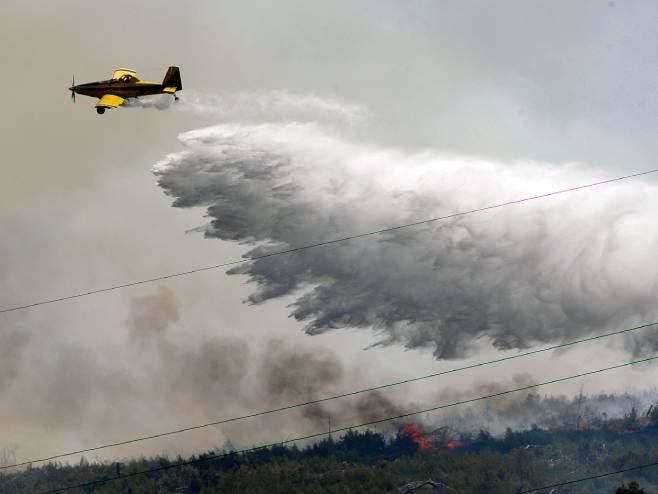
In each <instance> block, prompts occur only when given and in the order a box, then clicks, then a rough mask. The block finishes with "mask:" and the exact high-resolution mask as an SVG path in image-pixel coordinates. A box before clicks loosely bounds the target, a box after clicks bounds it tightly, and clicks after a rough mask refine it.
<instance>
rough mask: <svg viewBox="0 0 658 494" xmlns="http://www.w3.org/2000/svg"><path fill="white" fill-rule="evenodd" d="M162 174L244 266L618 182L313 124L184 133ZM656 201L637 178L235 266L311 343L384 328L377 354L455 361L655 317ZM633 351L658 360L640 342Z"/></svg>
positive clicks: (568, 168) (168, 188) (582, 169)
mask: <svg viewBox="0 0 658 494" xmlns="http://www.w3.org/2000/svg"><path fill="white" fill-rule="evenodd" d="M179 139H180V142H181V143H182V144H183V145H184V147H185V149H184V150H182V151H180V152H176V153H173V154H170V155H168V156H167V157H166V158H164V159H163V160H162V161H160V162H159V163H157V164H156V165H155V167H154V173H155V175H156V176H157V178H158V183H159V185H160V186H161V187H162V189H163V190H164V191H165V192H166V193H167V194H168V195H170V196H172V197H173V198H174V201H173V205H174V206H175V207H182V208H188V207H204V208H206V211H207V216H208V217H209V219H210V221H209V223H208V225H207V226H206V228H205V229H204V230H205V235H206V236H207V237H210V238H220V239H223V240H231V241H238V242H242V243H246V244H250V245H251V247H252V248H251V249H250V250H249V251H248V252H247V253H246V254H245V257H251V256H260V255H263V254H269V253H272V252H276V251H278V250H282V249H287V248H291V247H298V246H304V245H309V244H314V243H319V242H324V241H328V240H332V239H335V238H339V237H343V236H348V235H353V234H357V233H362V232H366V231H370V230H376V229H380V228H385V227H389V226H394V225H400V224H404V223H408V222H415V221H419V220H423V219H426V218H432V217H437V216H443V215H448V214H452V213H455V212H458V211H465V210H469V209H474V208H479V207H483V206H487V205H491V204H496V203H500V202H505V201H509V200H514V199H519V198H523V197H527V196H531V195H535V194H541V193H546V192H550V191H554V190H558V189H564V188H568V187H572V186H576V185H581V184H585V183H590V182H593V181H597V180H600V179H603V178H608V177H609V173H603V172H602V171H601V170H599V169H596V168H593V167H590V166H586V165H583V164H577V163H571V164H560V165H555V164H548V163H538V162H512V163H506V162H499V161H496V160H491V159H486V158H478V157H468V156H460V155H455V154H445V153H441V152H437V151H423V152H418V153H409V152H404V151H401V150H396V149H388V148H385V147H381V146H376V145H369V144H361V143H357V142H354V141H352V140H350V139H347V138H345V137H342V136H341V135H340V134H339V133H338V132H337V131H329V130H327V129H326V128H324V127H322V126H319V125H317V124H315V123H268V124H260V125H246V124H245V125H238V124H233V125H219V126H214V127H209V128H204V129H199V130H195V131H191V132H187V133H184V134H182V135H181V136H180V137H179ZM656 192H658V190H657V189H656V186H655V185H653V184H652V183H650V182H647V181H643V180H640V179H635V180H632V181H625V182H618V183H614V184H610V185H607V186H604V187H598V188H596V189H590V190H587V191H580V192H575V193H572V194H565V195H562V196H559V197H552V198H549V199H543V200H538V201H533V202H531V203H526V204H522V205H516V206H513V207H505V208H500V209H497V210H494V211H488V212H486V213H480V214H473V215H468V216H463V217H456V218H452V219H449V220H446V221H441V222H436V223H428V224H424V225H421V226H417V227H413V228H409V229H405V230H398V231H395V232H389V233H386V234H383V235H378V236H375V237H369V238H365V239H359V240H353V241H348V242H342V243H340V244H333V245H331V246H326V247H320V248H314V249H310V250H304V251H301V252H296V253H294V254H288V255H282V256H276V257H270V258H266V259H260V260H257V261H254V262H248V263H245V264H242V265H240V266H237V267H235V268H233V269H231V270H230V271H229V273H230V274H241V275H246V276H247V277H248V278H249V280H250V281H251V282H253V283H255V285H256V289H255V291H254V292H253V293H252V294H251V295H250V297H249V299H248V302H249V303H252V304H259V303H262V302H265V301H267V300H270V299H274V298H278V297H283V296H289V295H294V296H296V299H295V301H294V302H293V303H292V305H291V306H292V316H293V317H294V318H295V319H297V320H299V321H304V322H305V323H306V332H307V333H308V334H312V335H313V334H320V333H323V332H325V331H329V330H331V329H334V328H345V327H351V328H368V329H371V328H374V329H375V330H377V331H378V332H379V333H380V334H381V339H380V340H379V341H378V344H382V345H390V344H401V345H405V346H406V347H407V348H418V347H425V348H431V349H432V351H433V352H434V355H435V356H436V358H439V359H444V358H458V357H463V356H466V355H468V354H470V353H472V352H473V351H474V348H475V346H476V344H477V343H478V342H480V341H481V340H482V341H484V342H487V343H490V344H492V345H493V346H494V347H496V348H499V349H512V348H525V347H528V346H530V345H533V344H536V343H548V342H555V341H561V340H564V339H570V338H574V337H577V336H580V335H585V334H589V333H592V332H594V331H597V332H598V331H603V330H605V329H610V328H617V327H622V326H624V325H626V324H631V323H633V322H637V321H650V320H655V318H656V312H657V309H656V305H655V293H656V292H657V288H658V265H657V264H656V263H655V262H654V260H655V252H656V247H657V246H658V245H657V244H658V226H657V225H656V223H655V221H654V218H653V215H654V213H653V212H654V211H655V210H656V207H657V206H658V194H657V193H656ZM637 338H638V339H637V340H636V341H635V343H632V344H631V346H632V348H631V349H632V350H633V351H635V352H640V353H641V352H642V351H647V350H648V349H655V348H656V347H658V345H656V342H655V338H653V339H647V338H646V337H645V338H642V339H639V338H640V337H637Z"/></svg>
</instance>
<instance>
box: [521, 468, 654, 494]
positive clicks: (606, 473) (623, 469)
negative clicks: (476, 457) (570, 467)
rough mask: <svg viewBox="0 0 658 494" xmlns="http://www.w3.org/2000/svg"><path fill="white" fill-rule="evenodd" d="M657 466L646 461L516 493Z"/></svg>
mask: <svg viewBox="0 0 658 494" xmlns="http://www.w3.org/2000/svg"><path fill="white" fill-rule="evenodd" d="M655 466H658V461H654V462H652V463H644V464H642V465H635V466H633V467H628V468H622V469H621V470H612V471H610V472H604V473H598V474H596V475H590V476H588V477H580V478H577V479H572V480H565V481H563V482H558V483H557V484H551V485H544V486H542V487H533V488H532V489H528V490H525V491H520V492H516V493H514V494H530V493H532V492H537V491H542V490H544V489H554V488H556V487H562V486H565V485H571V484H577V483H579V482H585V481H587V480H596V479H601V478H603V477H611V476H612V475H617V474H620V473H626V472H634V471H635V470H642V469H643V468H649V467H655Z"/></svg>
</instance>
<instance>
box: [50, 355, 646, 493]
mask: <svg viewBox="0 0 658 494" xmlns="http://www.w3.org/2000/svg"><path fill="white" fill-rule="evenodd" d="M657 359H658V355H654V356H653V357H647V358H644V359H640V360H634V361H631V362H625V363H623V364H617V365H612V366H609V367H604V368H601V369H596V370H593V371H588V372H583V373H580V374H575V375H571V376H566V377H560V378H557V379H552V380H550V381H544V382H542V383H537V384H530V385H527V386H520V387H518V388H513V389H507V390H505V391H499V392H497V393H492V394H488V395H484V396H478V397H475V398H469V399H466V400H460V401H455V402H452V403H448V404H445V405H437V406H434V407H431V408H425V409H423V410H417V411H414V412H408V413H402V414H399V415H395V416H392V417H386V418H383V419H378V420H372V421H369V422H364V423H361V424H355V425H350V426H346V427H339V428H336V429H333V430H332V432H333V433H338V432H345V431H348V430H350V429H359V428H361V427H367V426H370V425H376V424H381V423H384V422H390V421H392V420H399V419H403V418H407V417H412V416H414V415H420V414H423V413H428V412H434V411H438V410H443V409H446V408H451V407H455V406H459V405H465V404H467V403H474V402H477V401H482V400H487V399H490V398H496V397H499V396H505V395H509V394H512V393H518V392H520V391H527V390H529V389H534V388H538V387H540V386H547V385H549V384H556V383H560V382H564V381H570V380H573V379H578V378H581V377H585V376H591V375H593V374H600V373H602V372H607V371H611V370H615V369H621V368H623V367H628V366H631V365H637V364H642V363H647V362H651V361H655V360H657ZM326 435H327V431H323V432H316V433H313V434H309V435H306V436H301V437H296V438H291V439H285V440H283V441H278V442H275V443H269V444H263V445H261V446H254V447H251V448H246V449H242V450H238V451H231V452H229V453H217V454H212V455H206V456H204V457H203V458H195V459H193V460H188V461H183V462H178V463H172V464H170V465H165V466H162V467H158V468H151V469H147V470H139V471H137V472H131V473H127V474H124V475H121V476H115V477H109V478H104V479H99V480H94V481H91V482H85V483H82V484H75V485H68V486H65V487H61V488H58V489H53V490H49V491H42V492H41V493H40V494H55V493H58V492H65V491H68V490H71V489H81V488H85V487H92V486H95V485H100V484H105V483H107V482H114V481H115V480H121V479H125V478H129V477H136V476H138V475H146V474H149V473H156V472H161V471H164V470H169V469H171V468H178V467H182V466H185V465H192V464H195V463H200V462H204V461H208V460H214V459H218V458H223V457H226V456H231V455H237V454H245V453H250V452H254V451H258V450H262V449H267V448H271V447H274V446H283V445H284V444H290V443H295V442H299V441H304V440H307V439H314V438H317V437H321V436H326Z"/></svg>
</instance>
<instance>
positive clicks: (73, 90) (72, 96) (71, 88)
mask: <svg viewBox="0 0 658 494" xmlns="http://www.w3.org/2000/svg"><path fill="white" fill-rule="evenodd" d="M74 87H75V74H74V75H73V80H72V81H71V87H70V88H69V91H71V99H72V100H73V102H74V103H75V89H73V88H74Z"/></svg>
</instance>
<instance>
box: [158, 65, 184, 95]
mask: <svg viewBox="0 0 658 494" xmlns="http://www.w3.org/2000/svg"><path fill="white" fill-rule="evenodd" d="M162 85H163V86H164V87H166V88H176V91H180V90H181V89H183V83H182V82H181V80H180V70H179V69H178V67H169V69H167V73H166V74H165V76H164V79H163V81H162Z"/></svg>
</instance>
